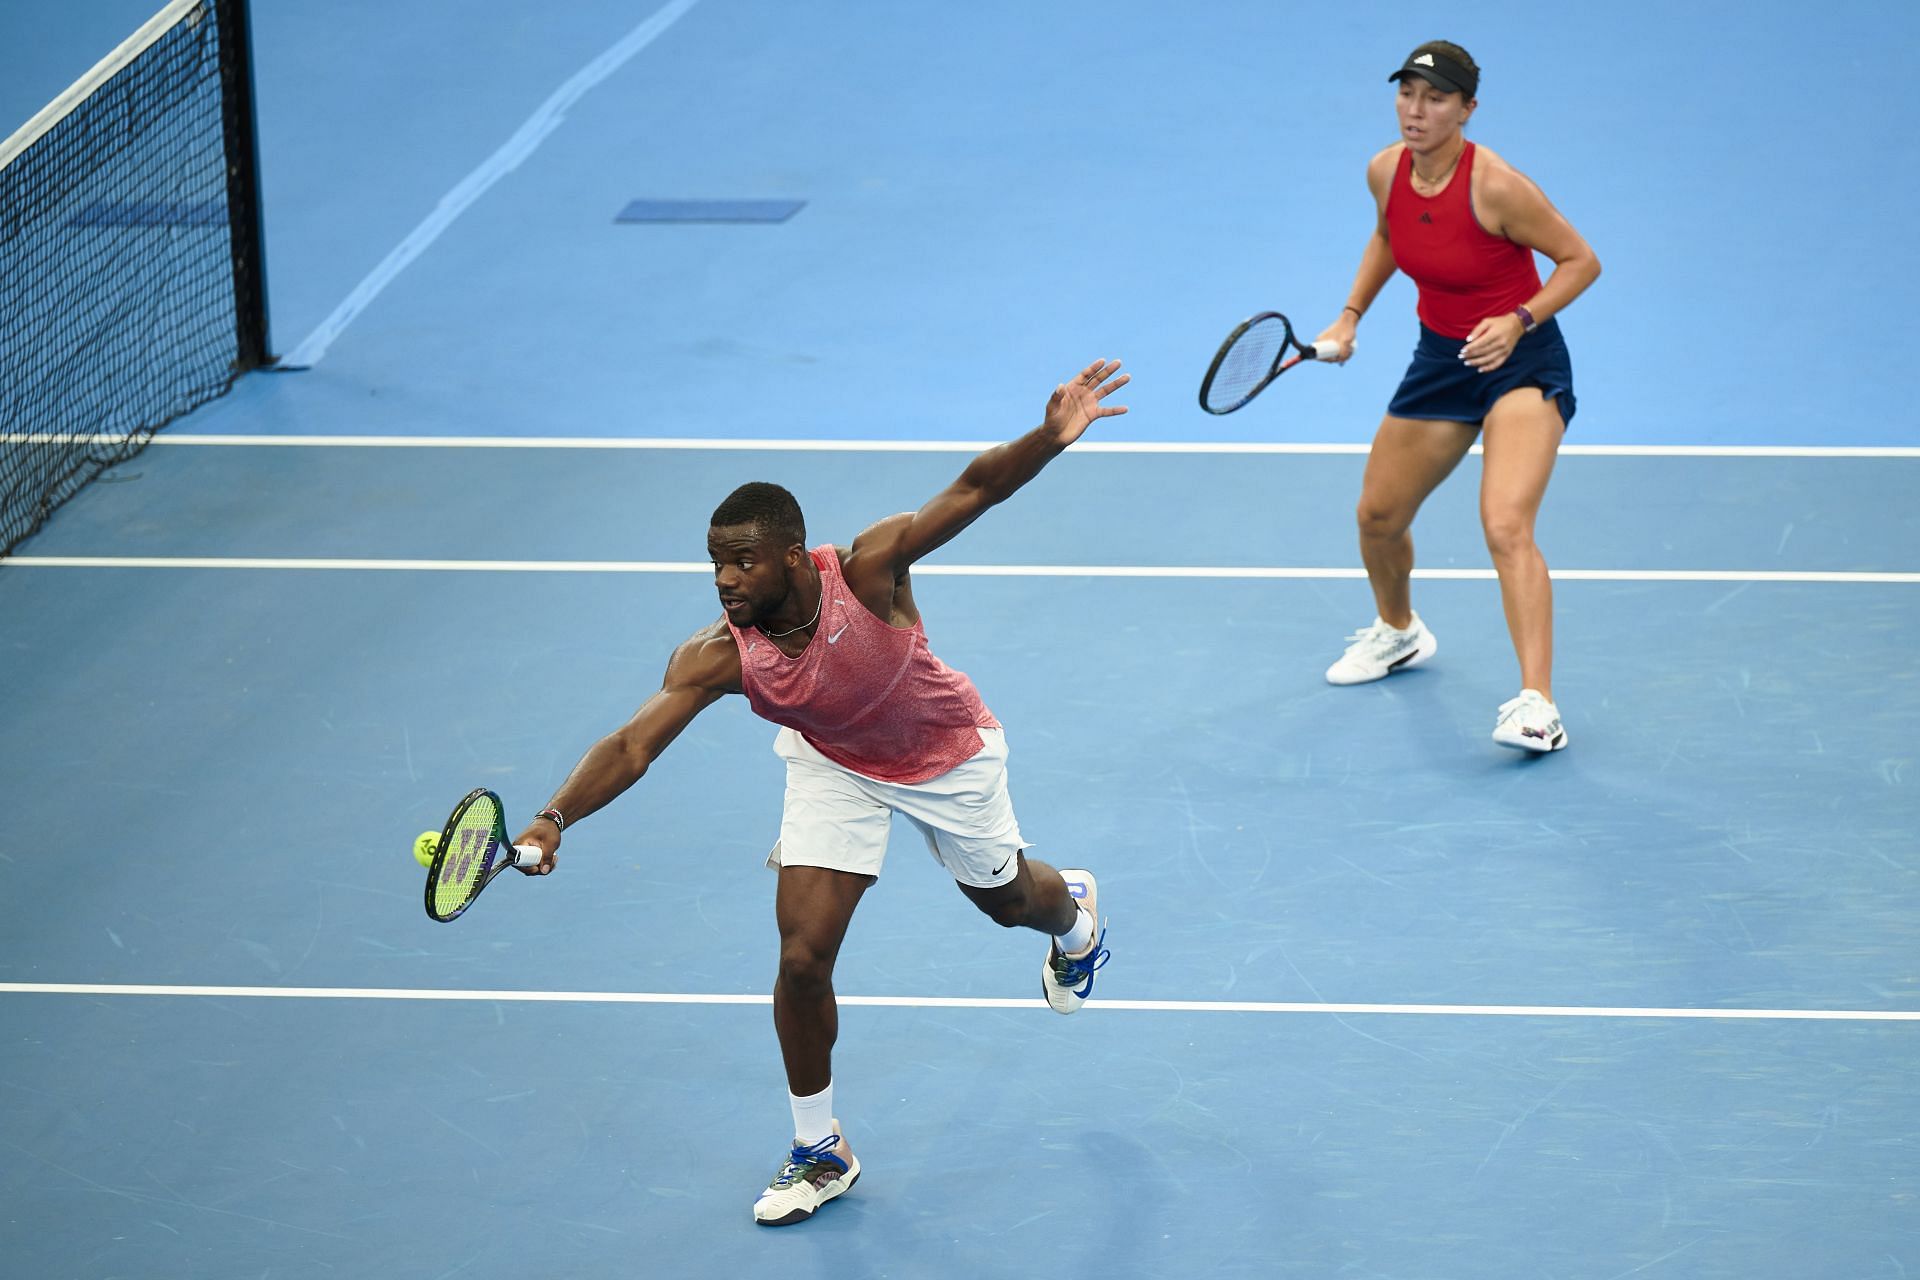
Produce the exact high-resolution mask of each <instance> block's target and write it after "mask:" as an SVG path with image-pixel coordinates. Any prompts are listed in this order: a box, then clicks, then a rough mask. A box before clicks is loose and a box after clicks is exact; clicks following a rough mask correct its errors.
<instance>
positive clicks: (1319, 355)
mask: <svg viewBox="0 0 1920 1280" xmlns="http://www.w3.org/2000/svg"><path fill="white" fill-rule="evenodd" d="M1358 346H1359V344H1358V343H1348V344H1347V354H1348V355H1349V356H1351V355H1352V354H1353V352H1354V350H1355V349H1356V348H1357V347H1358ZM1311 350H1312V351H1313V358H1314V359H1315V360H1337V359H1338V358H1339V356H1340V344H1339V343H1337V342H1315V343H1313V344H1311Z"/></svg>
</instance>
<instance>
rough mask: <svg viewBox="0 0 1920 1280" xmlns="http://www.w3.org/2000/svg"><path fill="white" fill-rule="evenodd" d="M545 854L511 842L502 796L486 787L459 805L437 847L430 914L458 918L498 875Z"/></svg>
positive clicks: (431, 871)
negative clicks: (501, 802)
mask: <svg viewBox="0 0 1920 1280" xmlns="http://www.w3.org/2000/svg"><path fill="white" fill-rule="evenodd" d="M541 856H542V855H541V850H540V848H539V846H537V845H531V844H521V845H516V844H510V843H508V841H507V821H506V811H505V810H504V809H502V808H501V806H500V797H499V796H497V795H495V794H493V792H491V791H489V790H487V789H486V788H485V787H481V788H479V789H477V790H475V791H472V792H470V793H468V795H467V798H466V799H464V800H462V801H461V802H460V803H459V804H457V805H455V806H454V808H453V816H452V817H450V818H448V819H447V825H446V827H445V829H444V830H442V831H441V832H440V843H439V844H438V845H436V846H434V850H433V862H432V863H431V864H430V865H429V866H428V867H427V914H428V915H430V916H432V917H433V918H434V919H435V920H439V921H442V922H445V921H449V920H453V919H456V918H457V917H458V916H459V915H460V913H461V912H462V911H465V910H466V909H467V908H468V907H470V906H472V905H473V900H474V899H475V898H477V897H479V896H480V891H481V890H482V889H484V888H486V887H487V886H488V885H490V884H492V883H493V878H494V877H495V876H497V875H499V874H500V873H501V872H502V871H505V870H506V869H507V868H508V867H516V866H525V865H529V864H532V863H537V862H539V861H540V858H541Z"/></svg>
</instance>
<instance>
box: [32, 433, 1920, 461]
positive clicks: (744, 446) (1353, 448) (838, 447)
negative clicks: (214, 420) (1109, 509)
mask: <svg viewBox="0 0 1920 1280" xmlns="http://www.w3.org/2000/svg"><path fill="white" fill-rule="evenodd" d="M126 442H127V437H126V436H124V435H121V434H103V433H95V432H79V431H76V432H59V431H53V432H13V433H10V434H7V435H0V443H5V444H59V445H68V446H73V445H92V444H101V445H105V446H108V447H110V448H111V447H116V446H118V445H124V444H125V443H126ZM151 443H153V444H157V445H186V446H195V445H199V446H212V447H220V446H228V447H242V448H298V449H605V450H616V451H617V450H635V449H638V450H648V449H653V450H675V449H678V450H701V449H707V450H713V451H715V452H755V453H979V452H981V451H982V450H985V449H990V448H992V447H993V446H994V445H996V444H1000V443H1002V442H1001V441H998V440H709V439H702V438H699V437H693V436H658V437H636V438H631V439H629V438H619V437H606V436H262V435H230V436H228V435H193V434H191V433H187V432H169V431H162V432H160V433H159V434H157V435H155V436H154V437H153V439H152V441H151ZM1368 448H1369V446H1368V445H1365V444H1331V443H1327V444H1279V443H1272V442H1266V443H1261V442H1254V441H1245V442H1239V443H1234V442H1227V443H1212V442H1205V441H1190V442H1176V441H1159V442H1156V441H1131V440H1082V441H1080V442H1079V443H1078V444H1076V445H1074V446H1073V452H1075V453H1151V454H1163V453H1173V454H1195V455H1203V454H1355V455H1357V454H1364V453H1366V452H1367V450H1368ZM1480 451H1481V450H1480V446H1479V445H1477V444H1476V445H1474V446H1473V448H1472V450H1471V452H1473V453H1479V452H1480ZM1560 452H1561V454H1562V455H1564V456H1571V457H1588V458H1920V447H1908V446H1903V445H1805V446H1803V445H1708V444H1702V445H1691V444H1676V445H1663V444H1657V445H1638V444H1567V445H1562V446H1560Z"/></svg>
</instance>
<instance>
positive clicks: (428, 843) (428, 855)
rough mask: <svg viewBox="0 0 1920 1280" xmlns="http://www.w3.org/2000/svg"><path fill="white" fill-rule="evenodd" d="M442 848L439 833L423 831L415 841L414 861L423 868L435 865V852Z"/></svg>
mask: <svg viewBox="0 0 1920 1280" xmlns="http://www.w3.org/2000/svg"><path fill="white" fill-rule="evenodd" d="M439 847H440V833H439V832H438V831H422V832H421V833H420V834H419V835H418V836H415V837H414V841H413V860H414V861H415V862H417V863H419V864H420V865H421V866H423V867H430V866H432V865H433V851H434V850H435V849H437V848H439Z"/></svg>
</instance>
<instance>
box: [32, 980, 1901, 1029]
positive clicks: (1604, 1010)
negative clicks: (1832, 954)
mask: <svg viewBox="0 0 1920 1280" xmlns="http://www.w3.org/2000/svg"><path fill="white" fill-rule="evenodd" d="M0 995H68V996H173V997H199V998H210V999H228V1000H237V999H255V1000H438V1001H482V1002H488V1001H501V1002H517V1003H527V1004H682V1005H769V1004H772V1003H773V997H772V996H771V995H732V994H724V993H714V994H704V993H690V992H687V993H683V992H667V991H487V990H481V991H462V990H442V989H437V988H430V987H427V988H422V987H411V988H410V987H217V986H157V985H144V984H138V983H93V982H0ZM838 999H839V1001H840V1003H841V1004H843V1005H851V1006H863V1007H868V1008H887V1009H1029V1008H1031V1009H1040V1008H1045V1007H1046V1002H1045V1001H1044V1000H1042V999H1040V998H1039V997H1037V996H1035V997H1030V998H1027V999H1019V1000H1012V999H989V998H985V997H982V998H970V997H961V996H840V997H838ZM1087 1007H1088V1008H1089V1009H1104V1010H1111V1011H1113V1012H1117V1013H1280V1014H1343V1015H1352V1014H1378V1015H1382V1016H1396V1017H1404V1016H1421V1017H1452V1018H1693V1019H1712V1020H1723V1021H1724V1020H1730V1021H1789V1022H1920V1010H1911V1009H1715V1008H1631V1007H1618V1006H1594V1005H1522V1004H1326V1003H1319V1002H1314V1003H1293V1002H1287V1001H1267V1000H1107V999H1099V1000H1094V1001H1092V1002H1090V1003H1089V1004H1088V1005H1087Z"/></svg>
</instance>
